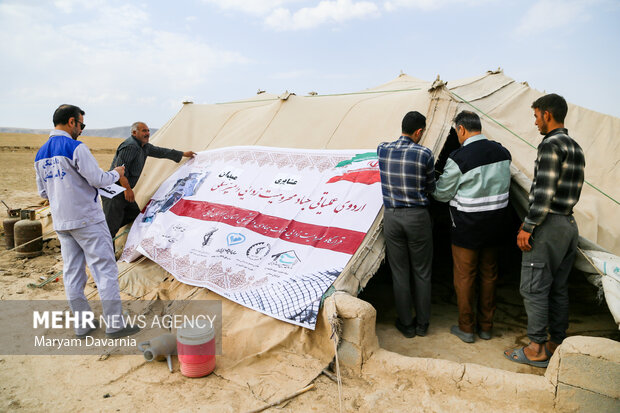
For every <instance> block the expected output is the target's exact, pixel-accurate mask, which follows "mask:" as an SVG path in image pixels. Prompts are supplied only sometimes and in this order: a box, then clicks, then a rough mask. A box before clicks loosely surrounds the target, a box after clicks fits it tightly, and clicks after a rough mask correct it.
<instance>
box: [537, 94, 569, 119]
mask: <svg viewBox="0 0 620 413" xmlns="http://www.w3.org/2000/svg"><path fill="white" fill-rule="evenodd" d="M532 109H538V110H540V111H541V112H545V111H547V112H549V113H551V115H552V116H553V119H555V121H556V122H559V123H564V118H565V117H566V112H568V105H567V104H566V100H565V99H564V98H563V97H562V96H560V95H556V94H555V93H550V94H548V95H545V96H541V97H539V98H538V99H536V100H535V101H534V103H532Z"/></svg>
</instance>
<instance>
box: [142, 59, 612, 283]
mask: <svg viewBox="0 0 620 413" xmlns="http://www.w3.org/2000/svg"><path fill="white" fill-rule="evenodd" d="M542 94H543V93H541V92H539V91H536V90H534V89H531V88H530V87H529V86H528V85H527V83H519V82H517V81H515V80H513V79H511V78H509V77H507V76H505V75H504V74H503V73H502V72H501V71H496V72H488V73H486V74H485V75H483V76H480V77H475V78H469V79H462V80H457V81H449V82H443V81H441V80H439V79H438V80H436V81H435V82H428V81H423V80H420V79H416V78H413V77H411V76H407V75H400V76H399V77H398V78H396V79H394V80H392V81H391V82H388V83H386V84H384V85H381V86H378V87H375V88H372V89H367V90H364V91H360V92H356V93H343V94H336V95H314V96H296V95H294V94H291V93H288V92H286V93H284V94H282V95H280V96H276V95H270V94H267V93H262V94H259V95H257V96H256V97H253V98H250V99H247V100H243V101H237V102H229V103H223V104H211V105H202V104H200V105H199V104H190V103H188V104H185V105H184V106H183V107H182V109H181V110H180V111H179V113H178V114H177V115H176V116H175V117H173V118H172V119H171V120H170V121H169V122H168V123H166V124H165V125H164V126H163V127H162V128H161V129H160V130H159V131H158V132H157V134H156V135H155V136H154V137H153V138H152V140H151V142H152V143H154V144H156V145H161V146H167V147H179V148H191V149H192V150H194V151H202V150H206V149H214V148H220V147H225V146H237V145H262V146H273V147H291V148H308V149H369V150H374V149H375V148H376V146H377V144H378V143H379V142H382V141H385V140H391V139H394V138H395V137H398V135H399V133H400V130H399V129H400V121H401V119H402V117H403V115H404V113H406V112H407V111H409V110H418V111H420V112H422V113H424V114H426V116H427V122H428V125H427V131H426V133H425V135H424V137H423V139H422V141H421V143H422V144H423V145H425V146H427V147H429V148H431V149H432V150H433V151H434V152H435V153H438V152H439V151H440V150H441V147H442V145H443V143H444V141H445V138H446V136H447V135H448V131H449V129H450V127H451V125H452V119H453V118H454V116H455V115H456V113H458V112H459V111H461V110H463V109H468V110H473V111H476V112H478V113H479V114H480V116H481V118H482V122H483V131H484V133H485V135H487V136H489V137H490V138H491V139H494V140H496V141H498V142H500V143H501V144H502V145H504V146H505V147H507V148H508V149H509V150H510V152H511V153H512V156H513V166H514V175H513V178H514V179H513V181H514V183H515V185H513V186H514V188H513V189H514V191H513V204H515V206H517V207H524V206H525V204H524V199H525V198H523V197H524V196H525V195H526V193H527V191H529V185H530V183H531V178H532V174H533V165H534V160H535V158H536V146H537V145H538V143H539V142H540V140H541V136H540V135H539V133H538V131H537V129H536V127H535V126H534V118H533V115H532V110H531V109H530V105H531V103H532V102H533V101H534V100H535V99H536V98H538V97H539V96H541V95H542ZM566 125H567V127H568V129H569V132H570V134H571V136H572V137H574V139H576V140H577V141H578V142H579V144H580V145H581V146H582V147H583V149H584V151H585V154H586V162H587V165H586V181H587V182H586V184H585V186H584V189H583V193H582V196H581V199H580V201H579V203H578V205H577V208H576V210H575V216H576V219H577V222H578V224H579V231H580V235H581V236H582V237H583V238H584V239H585V240H589V241H590V242H591V243H589V244H588V247H589V248H595V249H604V250H606V251H608V252H611V253H613V254H615V255H620V221H618V220H615V219H613V217H614V216H615V214H616V213H618V211H620V209H619V206H620V201H619V200H620V187H619V186H618V185H617V182H618V181H619V179H620V162H619V158H618V153H620V151H619V150H620V140H619V139H618V138H617V136H616V135H618V134H619V133H620V119H618V118H616V117H613V116H609V115H604V114H601V113H597V112H594V111H591V110H588V109H585V108H582V107H579V106H576V105H573V104H569V112H568V116H567V119H566ZM177 166H178V165H176V164H173V163H170V162H167V161H165V160H157V159H152V158H149V160H148V162H147V164H146V166H145V168H144V172H143V173H142V177H141V179H140V182H139V183H138V186H137V187H136V194H137V199H138V202H139V203H140V204H141V205H144V204H145V203H146V202H147V201H148V199H149V198H150V196H151V195H152V194H153V192H154V191H155V190H156V188H157V187H158V186H159V184H160V183H161V182H162V181H163V180H164V179H165V178H166V177H167V176H169V175H170V174H171V173H172V171H173V170H174V169H175V168H176V167H177ZM518 197H521V198H518ZM375 227H377V226H375ZM377 237H380V235H379V234H377V236H376V237H374V238H373V240H374V239H376V238H377ZM585 240H584V242H585ZM375 244H377V243H376V242H371V243H366V245H365V247H366V249H368V248H374V247H375ZM379 244H380V243H379ZM375 249H376V248H375ZM376 250H380V248H379V249H376ZM367 252H368V251H360V252H359V253H358V254H357V255H358V256H356V258H359V255H366V253H367ZM378 252H379V255H381V252H380V251H378ZM372 261H373V262H374V264H376V261H377V260H376V259H375V260H372ZM352 264H354V263H352ZM358 265H359V263H358ZM351 266H352V267H354V268H352V269H351V272H352V273H356V274H357V273H361V274H357V278H358V282H359V283H361V285H362V286H363V285H364V284H365V277H367V276H369V275H371V274H369V272H370V273H371V272H372V271H368V270H367V268H366V267H363V268H361V269H360V268H357V266H356V265H351ZM371 267H372V265H371ZM340 282H341V284H342V283H344V284H346V289H347V290H348V291H350V292H353V293H355V288H354V287H355V286H354V285H349V282H345V280H342V279H341V280H340ZM354 283H355V282H353V284H354Z"/></svg>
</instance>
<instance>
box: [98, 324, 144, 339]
mask: <svg viewBox="0 0 620 413" xmlns="http://www.w3.org/2000/svg"><path fill="white" fill-rule="evenodd" d="M138 331H140V327H138V326H132V325H129V324H127V326H125V328H123V329H122V330H118V331H115V332H113V333H105V335H106V337H108V338H121V337H127V336H130V335H132V334H136V333H137V332H138Z"/></svg>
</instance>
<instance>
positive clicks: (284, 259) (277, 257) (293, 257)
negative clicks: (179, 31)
mask: <svg viewBox="0 0 620 413" xmlns="http://www.w3.org/2000/svg"><path fill="white" fill-rule="evenodd" d="M271 258H273V262H272V264H274V265H277V266H278V267H281V268H292V267H293V266H294V265H295V264H297V263H298V262H301V260H300V259H299V257H298V256H297V254H296V253H295V251H293V250H289V251H284V252H279V253H277V254H274V255H272V256H271Z"/></svg>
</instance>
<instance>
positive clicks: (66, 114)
mask: <svg viewBox="0 0 620 413" xmlns="http://www.w3.org/2000/svg"><path fill="white" fill-rule="evenodd" d="M80 115H84V111H83V110H82V109H80V108H78V107H77V106H74V105H60V106H58V109H56V111H55V112H54V117H53V118H52V120H53V121H54V126H57V125H66V124H67V123H69V119H71V118H74V119H75V121H76V122H77V121H78V120H80Z"/></svg>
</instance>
